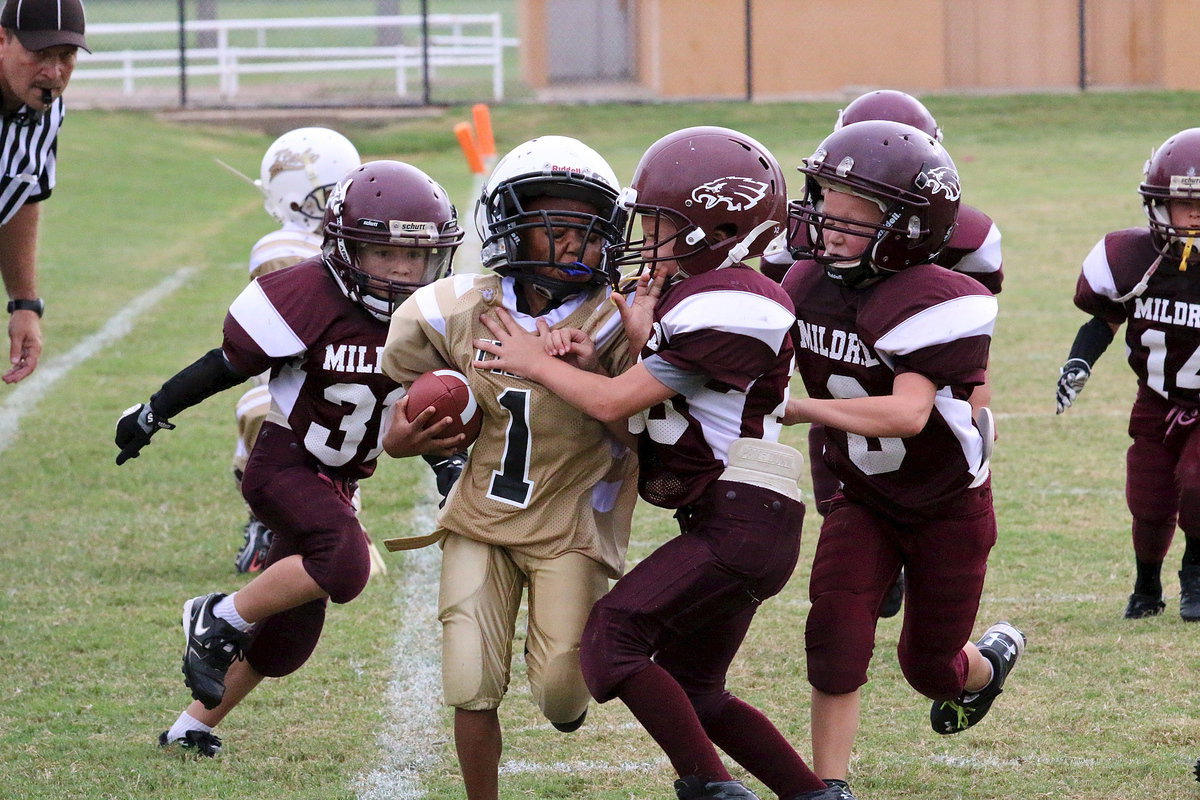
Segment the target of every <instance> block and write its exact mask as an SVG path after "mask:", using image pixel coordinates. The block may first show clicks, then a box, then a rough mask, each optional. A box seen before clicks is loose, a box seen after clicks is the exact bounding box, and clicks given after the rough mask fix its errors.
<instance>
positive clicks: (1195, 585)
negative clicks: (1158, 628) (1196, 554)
mask: <svg viewBox="0 0 1200 800" xmlns="http://www.w3.org/2000/svg"><path fill="white" fill-rule="evenodd" d="M1179 616H1181V617H1183V621H1184V622H1198V621H1200V567H1184V568H1183V569H1181V570H1179Z"/></svg>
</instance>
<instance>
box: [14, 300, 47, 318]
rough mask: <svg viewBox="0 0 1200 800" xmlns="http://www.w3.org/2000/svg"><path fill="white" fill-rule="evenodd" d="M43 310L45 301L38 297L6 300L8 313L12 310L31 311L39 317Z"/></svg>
mask: <svg viewBox="0 0 1200 800" xmlns="http://www.w3.org/2000/svg"><path fill="white" fill-rule="evenodd" d="M45 310H46V303H45V301H43V300H42V298H40V297H35V298H33V299H32V300H9V301H8V313H10V314H11V313H13V312H14V311H32V312H33V313H35V314H37V315H38V316H39V317H40V316H42V313H43V312H45Z"/></svg>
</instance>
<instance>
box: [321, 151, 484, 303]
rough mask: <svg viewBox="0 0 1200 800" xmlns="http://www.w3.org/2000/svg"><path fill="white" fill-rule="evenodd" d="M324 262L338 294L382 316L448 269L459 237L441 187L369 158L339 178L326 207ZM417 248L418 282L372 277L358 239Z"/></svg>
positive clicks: (398, 165)
mask: <svg viewBox="0 0 1200 800" xmlns="http://www.w3.org/2000/svg"><path fill="white" fill-rule="evenodd" d="M324 231H325V241H324V243H323V244H322V246H321V250H322V252H323V253H324V256H325V264H326V265H327V266H328V267H329V269H330V271H331V272H332V273H333V276H334V278H335V279H336V280H337V283H338V286H339V287H340V288H341V290H342V292H343V293H344V294H345V295H346V296H347V297H349V298H350V299H351V300H353V301H355V302H356V303H358V304H360V305H361V306H362V307H363V308H365V309H366V310H367V311H369V312H370V313H371V314H373V315H374V316H375V317H377V318H379V319H382V320H387V319H390V318H391V316H392V312H393V311H395V310H396V306H398V305H399V304H400V303H401V302H403V300H404V298H406V297H408V296H409V295H410V294H412V293H413V292H414V291H416V290H417V289H419V288H421V287H422V286H424V285H425V284H427V283H431V282H433V281H435V280H437V279H438V278H440V277H443V276H444V275H446V274H447V272H448V271H449V268H450V263H451V260H452V259H453V258H454V251H455V249H456V248H457V247H458V245H459V243H461V242H462V239H463V230H462V228H460V227H459V225H458V213H457V212H456V211H455V209H454V205H453V204H452V203H451V202H450V198H449V196H448V195H447V194H446V190H445V189H443V188H442V187H441V185H439V184H438V182H437V181H435V180H433V178H430V177H429V176H428V175H426V174H425V173H424V172H422V171H421V170H419V169H417V168H416V167H414V166H412V165H411V164H405V163H403V162H400V161H371V162H368V163H366V164H363V165H362V166H360V167H355V168H354V169H352V170H350V172H348V173H347V174H346V176H345V177H344V178H342V179H341V180H340V181H339V182H338V184H337V186H336V187H334V190H333V192H332V193H331V194H330V196H329V201H328V203H327V205H326V207H325V222H324ZM360 243H361V244H383V245H393V246H397V247H420V248H425V249H426V250H427V251H428V252H427V254H426V258H425V271H424V274H423V275H422V277H421V279H420V280H419V281H416V282H412V283H409V282H400V281H393V280H388V279H386V278H378V277H375V276H374V275H370V274H369V273H367V272H364V271H363V270H361V269H359V267H358V248H357V246H356V244H360Z"/></svg>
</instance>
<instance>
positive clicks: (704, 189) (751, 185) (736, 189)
mask: <svg viewBox="0 0 1200 800" xmlns="http://www.w3.org/2000/svg"><path fill="white" fill-rule="evenodd" d="M768 188H769V187H768V186H767V184H766V183H764V182H763V181H756V180H754V179H753V178H739V177H737V176H735V175H729V176H727V177H724V178H717V179H716V180H712V181H708V182H707V183H702V184H700V185H699V186H697V187H696V188H695V189H692V195H691V198H690V199H689V200H688V203H689V204H691V203H703V204H704V209H705V210H706V211H707V210H709V209H712V208H716V207H717V206H718V205H722V204H723V205H724V206H725V209H726V210H727V211H746V210H748V209H751V208H754V207H755V206H756V205H758V204H759V201H761V200H762V199H763V198H764V197H766V196H767V189H768Z"/></svg>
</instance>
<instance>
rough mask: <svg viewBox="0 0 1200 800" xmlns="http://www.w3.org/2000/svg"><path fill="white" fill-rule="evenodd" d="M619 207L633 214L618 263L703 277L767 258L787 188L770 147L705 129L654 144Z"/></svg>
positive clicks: (779, 226)
mask: <svg viewBox="0 0 1200 800" xmlns="http://www.w3.org/2000/svg"><path fill="white" fill-rule="evenodd" d="M618 203H619V204H620V205H621V206H622V207H623V208H624V209H625V210H626V211H627V212H630V214H629V221H628V225H627V228H626V231H625V241H623V242H621V243H619V244H617V245H614V246H613V249H612V253H613V263H615V264H617V265H619V266H627V265H635V264H636V265H642V267H643V268H644V266H645V265H651V268H652V269H653V265H654V264H657V263H659V262H662V261H669V260H675V261H677V262H678V263H679V270H680V272H681V273H682V274H683V275H699V274H700V273H702V272H708V271H709V270H713V269H719V268H721V267H724V266H729V265H730V264H736V263H739V262H741V261H743V260H745V259H747V258H751V257H755V256H759V255H761V254H762V252H763V250H765V249H766V248H767V245H768V244H770V242H771V239H773V238H774V237H775V236H777V235H779V234H780V233H782V232H783V229H784V224H785V220H786V216H787V188H786V186H785V184H784V178H783V170H782V169H781V168H780V167H779V163H778V162H777V161H776V160H775V157H774V156H772V155H771V153H770V151H768V150H767V148H765V147H763V146H762V145H761V144H759V143H758V142H756V141H755V140H754V139H751V138H750V137H749V136H747V135H746V134H744V133H739V132H737V131H734V130H730V129H729V128H719V127H714V126H700V127H695V128H684V129H683V130H679V131H675V132H674V133H669V134H667V135H666V136H664V137H662V138H661V139H659V140H658V141H657V142H655V143H654V144H652V145H651V146H650V149H648V150H647V151H646V153H645V155H643V156H642V160H641V161H639V162H638V165H637V169H636V170H635V171H634V174H633V181H632V182H631V184H630V186H629V188H628V189H625V190H624V191H623V192H622V193H621V197H620V199H619V200H618ZM664 222H665V223H667V225H666V229H665V230H663V233H662V235H659V231H660V230H661V229H663V223H664Z"/></svg>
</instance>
